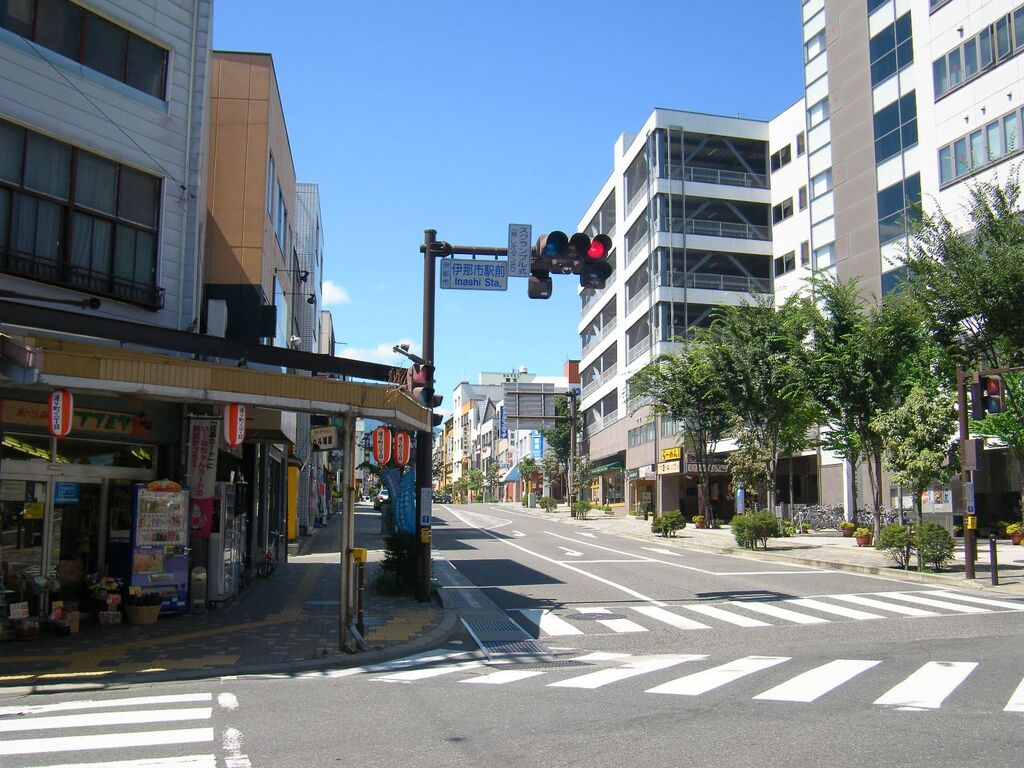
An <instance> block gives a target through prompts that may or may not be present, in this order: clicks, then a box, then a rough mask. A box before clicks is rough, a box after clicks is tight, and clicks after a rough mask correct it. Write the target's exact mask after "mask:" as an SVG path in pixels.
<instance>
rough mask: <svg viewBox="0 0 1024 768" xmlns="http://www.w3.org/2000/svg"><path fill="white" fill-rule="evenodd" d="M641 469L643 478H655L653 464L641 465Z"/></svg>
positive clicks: (641, 477)
mask: <svg viewBox="0 0 1024 768" xmlns="http://www.w3.org/2000/svg"><path fill="white" fill-rule="evenodd" d="M639 471H640V479H641V480H653V479H654V477H655V475H656V472H655V467H654V465H653V464H645V465H644V466H642V467H639Z"/></svg>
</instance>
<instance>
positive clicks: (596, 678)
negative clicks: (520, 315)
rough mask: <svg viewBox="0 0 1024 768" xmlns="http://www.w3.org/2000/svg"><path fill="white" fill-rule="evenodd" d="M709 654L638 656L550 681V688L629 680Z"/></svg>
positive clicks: (589, 686) (593, 686) (592, 686)
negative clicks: (626, 661) (604, 667)
mask: <svg viewBox="0 0 1024 768" xmlns="http://www.w3.org/2000/svg"><path fill="white" fill-rule="evenodd" d="M706 658H707V656H704V655H701V654H686V655H681V656H655V657H652V658H646V659H645V658H638V659H636V660H635V661H631V662H629V663H628V664H624V665H622V666H621V667H615V668H613V669H601V670H598V671H597V672H591V673H589V674H586V675H580V676H579V677H571V678H569V679H568V680H559V681H558V682H557V683H548V687H549V688H586V689H591V690H592V689H594V688H601V687H602V686H605V685H609V684H611V683H617V682H619V681H620V680H628V679H629V678H631V677H637V676H638V675H646V674H647V673H648V672H656V671H658V670H659V669H668V668H669V667H674V666H676V665H677V664H684V663H685V662H687V661H701V660H703V659H706Z"/></svg>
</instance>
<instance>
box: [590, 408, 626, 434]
mask: <svg viewBox="0 0 1024 768" xmlns="http://www.w3.org/2000/svg"><path fill="white" fill-rule="evenodd" d="M618 420H619V412H618V410H614V411H612V412H611V413H606V414H605V415H604V416H598V415H597V414H594V420H593V421H592V422H590V423H589V424H588V425H587V435H588V436H590V435H594V434H596V433H598V432H600V431H601V430H602V429H604V428H605V427H610V426H611V425H612V424H614V423H615V422H616V421H618Z"/></svg>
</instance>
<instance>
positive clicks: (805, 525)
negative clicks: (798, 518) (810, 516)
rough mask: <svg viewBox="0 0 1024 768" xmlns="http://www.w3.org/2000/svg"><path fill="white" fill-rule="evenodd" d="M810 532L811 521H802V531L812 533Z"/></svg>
mask: <svg viewBox="0 0 1024 768" xmlns="http://www.w3.org/2000/svg"><path fill="white" fill-rule="evenodd" d="M810 532H811V524H810V523H800V533H810Z"/></svg>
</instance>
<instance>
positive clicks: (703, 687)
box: [645, 656, 789, 696]
mask: <svg viewBox="0 0 1024 768" xmlns="http://www.w3.org/2000/svg"><path fill="white" fill-rule="evenodd" d="M786 661H789V657H788V656H744V657H743V658H742V659H736V660H735V661H730V662H728V663H726V664H721V665H719V666H717V667H712V668H711V669H705V670H704V671H703V672H694V673H693V674H692V675H686V677H680V678H677V679H676V680H671V681H669V682H667V683H664V684H662V685H657V686H655V687H654V688H648V689H647V690H646V691H645V693H668V694H672V695H674V696H699V695H700V694H702V693H707V692H708V691H713V690H714V689H715V688H721V687H722V686H723V685H726V684H727V683H731V682H733V681H734V680H739V679H740V678H741V677H746V676H747V675H752V674H753V673H754V672H760V671H761V670H762V669H768V668H769V667H774V666H775V665H776V664H782V663H783V662H786Z"/></svg>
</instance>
